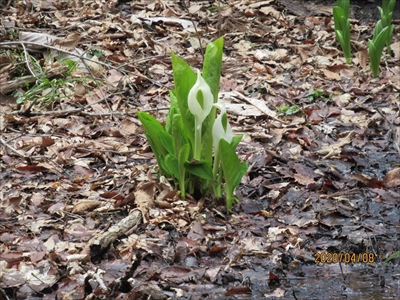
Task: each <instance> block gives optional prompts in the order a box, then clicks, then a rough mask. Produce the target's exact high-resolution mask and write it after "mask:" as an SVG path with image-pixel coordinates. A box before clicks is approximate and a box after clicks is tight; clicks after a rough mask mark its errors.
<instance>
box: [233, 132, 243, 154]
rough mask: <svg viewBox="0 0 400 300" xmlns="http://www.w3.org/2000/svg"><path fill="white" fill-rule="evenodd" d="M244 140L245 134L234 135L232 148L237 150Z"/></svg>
mask: <svg viewBox="0 0 400 300" xmlns="http://www.w3.org/2000/svg"><path fill="white" fill-rule="evenodd" d="M242 138H243V134H240V135H234V136H233V137H232V141H231V147H232V148H233V149H235V150H236V147H237V145H239V143H240V141H241V140H242Z"/></svg>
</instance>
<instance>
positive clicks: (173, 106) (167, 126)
mask: <svg viewBox="0 0 400 300" xmlns="http://www.w3.org/2000/svg"><path fill="white" fill-rule="evenodd" d="M169 99H170V102H171V107H170V108H169V110H168V115H167V120H166V122H165V131H167V132H168V133H169V134H172V119H173V116H174V115H176V114H179V113H180V112H179V106H178V100H177V99H176V96H175V93H174V92H173V91H169Z"/></svg>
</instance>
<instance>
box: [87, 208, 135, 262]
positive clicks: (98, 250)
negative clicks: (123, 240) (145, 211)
mask: <svg viewBox="0 0 400 300" xmlns="http://www.w3.org/2000/svg"><path fill="white" fill-rule="evenodd" d="M141 220H142V213H141V212H140V211H139V210H134V211H133V212H132V213H131V214H130V215H129V216H127V217H126V218H124V219H122V220H121V221H120V222H119V223H118V224H115V225H114V226H111V227H110V228H109V229H108V230H107V231H106V232H104V233H103V234H101V235H100V236H99V237H98V238H96V239H95V240H93V242H92V244H91V245H90V255H91V256H92V257H98V256H99V255H101V254H103V253H104V252H106V251H107V250H108V249H109V247H110V245H111V244H112V243H113V242H114V241H115V240H116V239H117V238H118V237H120V236H121V235H123V234H125V233H126V232H127V231H128V230H130V229H131V228H132V227H134V226H136V225H138V224H139V223H140V222H141Z"/></svg>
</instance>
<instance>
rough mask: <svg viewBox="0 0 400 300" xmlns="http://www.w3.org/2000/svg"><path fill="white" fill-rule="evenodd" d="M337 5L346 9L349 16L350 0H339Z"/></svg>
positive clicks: (345, 12) (345, 11)
mask: <svg viewBox="0 0 400 300" xmlns="http://www.w3.org/2000/svg"><path fill="white" fill-rule="evenodd" d="M336 5H337V6H339V7H340V8H341V9H343V11H344V15H345V16H346V17H348V16H349V12H350V0H337V1H336Z"/></svg>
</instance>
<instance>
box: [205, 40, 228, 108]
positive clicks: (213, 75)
mask: <svg viewBox="0 0 400 300" xmlns="http://www.w3.org/2000/svg"><path fill="white" fill-rule="evenodd" d="M223 46H224V38H223V37H220V38H219V39H217V40H215V41H214V42H212V43H209V44H208V45H207V48H206V53H205V55H204V63H203V74H202V75H203V78H204V80H205V81H206V82H207V84H208V85H209V86H210V89H211V92H212V94H213V96H214V103H216V102H217V101H218V92H219V81H220V77H221V66H222V50H223Z"/></svg>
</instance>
